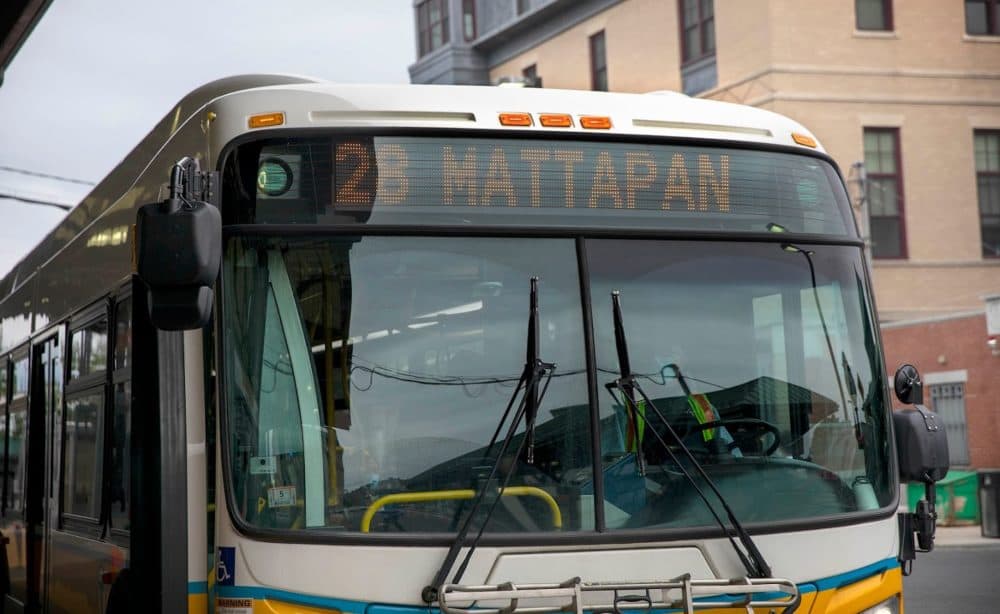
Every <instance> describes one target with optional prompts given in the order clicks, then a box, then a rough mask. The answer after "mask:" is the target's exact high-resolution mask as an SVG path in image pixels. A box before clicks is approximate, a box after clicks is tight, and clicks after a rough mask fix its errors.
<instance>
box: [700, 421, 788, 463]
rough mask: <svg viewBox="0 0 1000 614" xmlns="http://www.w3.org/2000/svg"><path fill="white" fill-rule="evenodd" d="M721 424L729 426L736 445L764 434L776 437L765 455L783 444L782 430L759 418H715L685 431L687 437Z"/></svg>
mask: <svg viewBox="0 0 1000 614" xmlns="http://www.w3.org/2000/svg"><path fill="white" fill-rule="evenodd" d="M720 426H724V427H726V428H727V430H728V431H729V434H730V435H732V437H733V440H734V443H735V445H736V446H740V447H742V446H741V445H740V442H741V441H752V440H754V439H760V438H761V437H762V436H763V435H767V434H770V435H771V436H772V437H773V438H774V441H773V442H772V443H771V445H770V446H768V448H767V449H766V450H764V456H771V455H772V454H774V452H775V450H777V449H778V447H779V446H780V445H781V434H780V431H778V427H776V426H774V425H773V424H771V423H770V422H767V421H764V420H759V419H757V418H729V419H727V420H713V421H711V422H705V423H703V424H696V425H694V426H692V427H691V428H690V429H688V431H687V433H685V437H690V436H691V435H693V434H695V433H700V432H702V431H707V430H709V429H714V428H718V427H720ZM739 426H742V427H743V428H737V427H739ZM751 430H752V432H751Z"/></svg>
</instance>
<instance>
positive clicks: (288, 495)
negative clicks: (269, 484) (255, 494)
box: [267, 486, 295, 507]
mask: <svg viewBox="0 0 1000 614" xmlns="http://www.w3.org/2000/svg"><path fill="white" fill-rule="evenodd" d="M267 504H268V506H270V507H292V506H294V505H295V487H294V486H275V487H274V488H268V489H267Z"/></svg>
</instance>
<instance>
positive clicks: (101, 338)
mask: <svg viewBox="0 0 1000 614" xmlns="http://www.w3.org/2000/svg"><path fill="white" fill-rule="evenodd" d="M104 305H106V303H101V304H100V306H99V307H97V308H95V309H94V310H93V311H91V314H92V315H94V316H95V318H94V319H89V318H88V319H89V321H86V323H84V324H82V325H81V326H79V327H78V328H75V329H71V331H70V346H69V350H70V357H69V381H68V382H67V384H66V411H65V413H64V427H63V428H64V436H63V471H62V486H63V489H62V513H63V515H64V522H65V521H66V517H75V518H71V519H70V520H69V522H67V523H65V524H66V526H67V528H70V529H71V530H76V531H82V532H83V533H85V534H93V532H94V531H96V530H97V529H96V522H97V520H98V519H99V518H100V517H101V494H102V493H101V483H102V480H101V471H102V466H103V465H104V462H103V456H104V446H105V430H106V429H105V420H106V417H105V411H106V409H105V408H106V406H107V404H106V400H107V395H108V388H107V369H108V366H109V359H108V358H109V357H108V350H109V346H108V341H109V339H108V332H109V331H108V315H107V311H106V308H105V307H104ZM84 317H87V316H84ZM80 519H83V520H82V521H81V520H80Z"/></svg>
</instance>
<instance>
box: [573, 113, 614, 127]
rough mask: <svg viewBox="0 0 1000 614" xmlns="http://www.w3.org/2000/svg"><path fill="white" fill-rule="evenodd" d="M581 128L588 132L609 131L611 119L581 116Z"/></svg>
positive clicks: (602, 116) (598, 116)
mask: <svg viewBox="0 0 1000 614" xmlns="http://www.w3.org/2000/svg"><path fill="white" fill-rule="evenodd" d="M580 126H581V127H583V128H587V129H588V130H609V129H610V128H611V118H610V117H606V116H604V115H581V116H580Z"/></svg>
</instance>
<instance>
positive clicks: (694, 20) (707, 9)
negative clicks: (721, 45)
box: [678, 0, 715, 64]
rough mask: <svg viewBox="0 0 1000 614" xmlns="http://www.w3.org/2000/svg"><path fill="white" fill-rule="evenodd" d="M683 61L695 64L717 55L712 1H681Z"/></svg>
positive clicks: (679, 5)
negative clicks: (696, 61) (704, 58)
mask: <svg viewBox="0 0 1000 614" xmlns="http://www.w3.org/2000/svg"><path fill="white" fill-rule="evenodd" d="M678 7H679V10H680V13H681V15H680V24H681V60H682V63H685V64H686V63H688V62H693V61H695V60H699V59H701V58H703V57H705V56H709V55H714V54H715V9H714V7H713V6H712V0H679V4H678Z"/></svg>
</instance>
